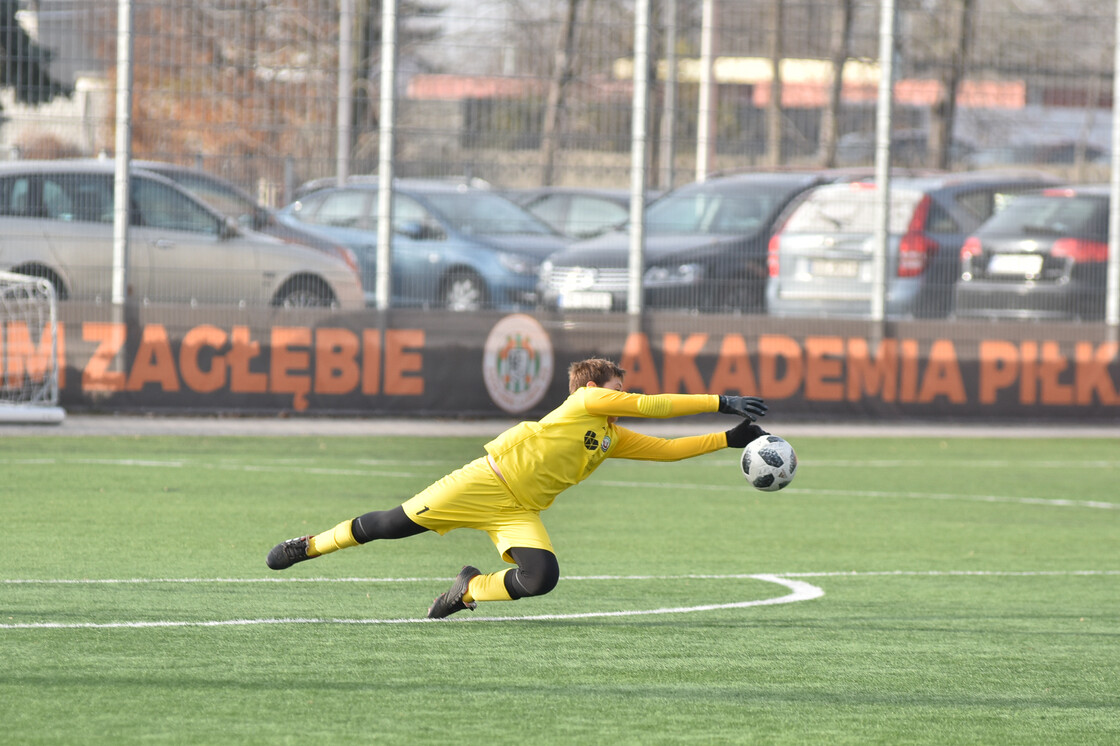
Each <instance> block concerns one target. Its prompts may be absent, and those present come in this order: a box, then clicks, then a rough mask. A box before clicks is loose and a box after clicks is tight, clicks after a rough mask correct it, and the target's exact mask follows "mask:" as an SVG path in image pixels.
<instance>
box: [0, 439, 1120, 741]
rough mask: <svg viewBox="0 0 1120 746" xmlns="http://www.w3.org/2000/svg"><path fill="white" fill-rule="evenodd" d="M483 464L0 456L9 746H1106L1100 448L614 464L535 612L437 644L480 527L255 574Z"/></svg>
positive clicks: (572, 511)
mask: <svg viewBox="0 0 1120 746" xmlns="http://www.w3.org/2000/svg"><path fill="white" fill-rule="evenodd" d="M483 442H485V441H484V440H483V439H479V438H403V437H402V438H330V437H323V438H239V437H219V438H201V437H195V438H176V437H143V438H134V437H103V438H82V437H68V438H49V437H43V438H40V437H19V438H7V439H4V440H3V441H2V442H0V473H2V474H3V479H2V485H3V486H2V487H0V491H2V495H3V497H2V500H0V525H3V527H4V541H5V548H4V550H3V558H4V559H3V562H2V563H0V598H2V600H0V661H2V662H3V665H2V666H0V723H3V728H4V734H5V738H6V741H7V742H9V743H20V744H39V743H54V744H70V743H139V742H143V743H175V744H219V743H236V744H276V743H293V744H295V743H299V744H308V743H318V744H345V743H370V742H375V743H401V744H412V743H417V744H426V743H452V742H459V743H477V744H525V743H535V744H568V743H570V744H600V743H609V744H639V743H641V744H661V743H664V744H676V743H699V744H722V743H749V744H758V743H762V744H768V743H773V744H786V743H789V744H793V743H803V744H869V743H881V744H903V743H923V744H1061V743H1068V744H1114V743H1117V742H1120V686H1118V685H1117V682H1120V626H1118V620H1120V489H1118V487H1117V485H1118V484H1120V478H1118V477H1120V440H1117V439H1073V438H1070V439H1065V438H1049V439H1007V440H1001V439H985V440H976V439H944V440H942V439H938V438H890V439H887V438H883V439H878V438H862V439H833V438H819V437H816V438H810V437H806V438H799V439H795V440H794V446H795V447H796V448H797V451H798V455H799V457H800V462H801V465H800V472H799V474H798V476H797V479H796V480H795V482H794V484H793V485H792V486H791V487H790V488H788V489H787V490H785V491H783V492H778V493H763V492H757V491H755V490H753V489H752V488H750V487H749V486H748V485H747V484H746V483H745V482H744V481H743V479H742V477H741V476H740V475H739V473H738V465H737V461H736V455H737V454H736V453H735V452H733V451H723V452H721V453H716V454H710V455H708V456H704V457H701V458H698V459H693V460H690V461H685V462H680V463H676V464H647V463H640V462H625V461H611V462H608V463H607V464H605V465H604V466H603V467H602V468H601V469H600V470H599V472H598V473H597V474H596V475H595V476H593V477H592V478H591V479H589V480H588V481H587V482H584V483H583V484H582V485H580V486H578V487H576V488H574V489H572V490H570V491H569V492H567V493H565V494H563V495H561V496H560V498H558V499H557V501H556V503H555V505H554V506H553V508H552V509H550V510H549V511H547V512H546V513H545V514H544V518H545V523H546V525H547V526H548V527H549V530H550V533H551V534H552V539H553V542H554V544H555V546H556V549H557V552H558V555H559V559H560V566H561V574H562V578H561V581H560V584H559V586H558V587H557V588H556V590H555V591H553V592H552V593H551V594H549V595H547V596H545V597H541V598H533V599H524V600H522V601H519V602H516V603H508V604H483V605H480V607H479V609H478V610H477V611H475V612H473V613H470V612H464V613H460V614H458V615H456V616H454V617H452V618H451V619H449V620H447V621H443V622H429V621H425V620H423V617H424V615H425V612H426V609H427V606H428V604H429V603H430V601H431V599H432V598H433V597H434V596H436V595H437V594H439V593H440V592H442V591H443V590H445V589H446V588H447V586H448V584H449V582H450V578H451V577H452V576H453V575H454V574H455V573H456V572H457V571H458V569H459V567H460V566H461V565H463V564H467V563H470V564H474V565H476V566H478V567H480V568H481V569H483V570H484V571H492V570H497V569H500V568H501V567H503V566H504V565H503V563H501V561H500V560H499V559H498V557H497V555H496V553H495V552H494V550H493V547H492V545H491V544H490V542H489V540H488V539H487V537H486V536H485V535H484V534H482V533H478V532H472V531H455V532H452V533H451V534H449V535H447V536H445V537H438V536H436V535H434V534H426V535H422V536H418V537H413V538H411V539H405V540H401V541H396V542H375V543H373V544H370V545H367V546H363V547H358V548H355V549H349V550H346V551H343V552H339V553H337V554H334V555H331V556H328V557H324V558H321V559H317V560H315V561H313V562H307V563H303V564H300V565H297V566H295V567H293V568H290V569H289V570H287V571H285V572H282V573H275V572H272V571H270V570H268V569H267V568H266V567H265V564H264V556H265V554H266V553H267V551H268V550H269V548H271V547H272V545H273V544H275V543H277V542H278V541H281V540H283V539H286V538H289V537H291V536H296V535H300V534H304V533H313V532H317V531H321V530H324V529H327V528H330V527H331V526H333V525H335V524H336V523H338V522H339V521H341V520H344V519H347V518H352V517H353V516H355V515H358V514H360V513H363V512H366V511H368V510H374V509H381V508H388V507H392V506H394V505H396V504H397V503H399V502H400V501H401V500H402V499H404V498H406V497H408V496H410V495H411V494H413V493H414V492H416V491H418V490H420V489H421V488H423V487H424V486H426V485H427V484H428V483H429V482H431V481H433V480H434V479H436V478H438V477H440V476H442V475H443V474H444V473H446V472H447V471H449V470H451V469H452V468H455V467H456V466H458V465H460V464H461V463H463V462H465V461H467V460H469V459H471V458H474V457H475V456H477V455H478V454H480V453H481V450H480V449H481V445H482V443H483ZM759 576H762V577H759ZM822 592H823V595H820V593H822ZM783 598H784V599H785V601H786V602H784V603H769V604H760V603H757V602H760V601H775V600H781V599H783ZM736 604H739V605H738V606H736ZM712 607H716V608H712ZM623 612H626V613H623ZM652 612H658V613H652ZM509 617H535V618H531V619H522V620H518V619H511V618H509Z"/></svg>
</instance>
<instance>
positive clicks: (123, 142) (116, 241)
mask: <svg viewBox="0 0 1120 746" xmlns="http://www.w3.org/2000/svg"><path fill="white" fill-rule="evenodd" d="M115 138H116V154H115V156H114V166H115V175H114V180H113V278H112V288H111V292H112V303H113V314H114V321H120V322H122V323H123V321H124V304H125V301H126V300H127V299H128V223H129V220H130V214H131V210H130V207H131V201H130V200H129V181H130V179H129V173H128V162H129V159H130V158H131V156H132V0H118V2H117V111H116V133H115ZM118 314H119V317H120V318H119V319H118V318H116V317H117V316H118Z"/></svg>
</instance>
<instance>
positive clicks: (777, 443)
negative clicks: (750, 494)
mask: <svg viewBox="0 0 1120 746" xmlns="http://www.w3.org/2000/svg"><path fill="white" fill-rule="evenodd" d="M739 465H740V466H741V467H742V469H743V476H744V477H746V478H747V481H748V482H750V483H751V486H752V487H754V488H755V489H759V490H762V491H763V492H777V491H778V490H780V489H782V488H784V487H785V486H786V485H788V484H789V483H790V482H792V481H793V477H794V476H795V475H796V474H797V454H796V453H794V450H793V446H791V445H790V444H789V443H788V442H787V441H786V440H785V439H784V438H779V437H778V436H777V435H763V436H761V437H758V438H755V439H754V440H752V441H751V442H750V443H748V444H747V447H746V448H744V449H743V456H742V458H741V459H740V461H739Z"/></svg>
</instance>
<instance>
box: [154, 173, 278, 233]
mask: <svg viewBox="0 0 1120 746" xmlns="http://www.w3.org/2000/svg"><path fill="white" fill-rule="evenodd" d="M157 173H159V174H161V175H162V176H165V177H167V178H169V179H171V180H172V181H174V182H175V183H177V184H178V185H179V186H181V187H183V188H184V189H186V190H187V191H188V192H190V193H191V194H193V195H194V196H196V197H198V198H199V199H200V200H202V201H203V202H205V203H206V204H208V205H210V206H211V207H213V208H214V209H215V210H217V211H218V212H220V213H221V214H223V215H225V216H226V217H227V218H233V219H234V220H237V221H238V222H239V223H241V225H243V226H247V227H250V228H263V227H264V226H266V225H268V224H269V222H271V221H270V219H269V215H268V213H267V212H266V211H265V210H263V209H261V207H260V206H259V205H257V204H256V203H255V202H253V201H252V200H250V199H248V198H247V197H244V196H242V195H241V194H239V193H238V192H236V191H234V190H232V189H229V188H226V187H224V186H222V185H220V184H216V183H215V182H213V181H211V180H209V179H206V178H202V177H198V176H194V175H192V174H187V173H183V172H178V171H175V172H172V171H167V172H164V171H157Z"/></svg>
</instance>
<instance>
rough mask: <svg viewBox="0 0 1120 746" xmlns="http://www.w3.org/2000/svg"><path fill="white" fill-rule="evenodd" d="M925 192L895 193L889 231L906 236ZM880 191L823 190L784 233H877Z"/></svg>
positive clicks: (863, 188) (801, 208) (807, 202)
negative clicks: (915, 209) (912, 217)
mask: <svg viewBox="0 0 1120 746" xmlns="http://www.w3.org/2000/svg"><path fill="white" fill-rule="evenodd" d="M921 198H922V193H921V192H915V191H904V190H894V191H892V194H891V205H890V218H889V222H888V230H889V231H890V232H891V233H905V232H906V229H907V227H908V226H909V224H910V218H911V216H912V215H913V214H914V208H915V207H916V206H917V204H918V201H919V200H920V199H921ZM878 199H879V198H878V190H876V189H873V188H867V187H866V186H858V185H857V186H854V187H849V186H844V187H841V188H836V189H820V190H817V191H816V192H814V193H812V194H810V195H809V198H808V199H806V200H805V201H804V202H802V203H801V204H800V205H799V206H798V207H797V209H795V210H794V211H793V213H792V214H791V215H790V217H789V220H788V221H786V225H785V228H784V229H783V232H784V233H874V232H875V221H876V216H877V205H878Z"/></svg>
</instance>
